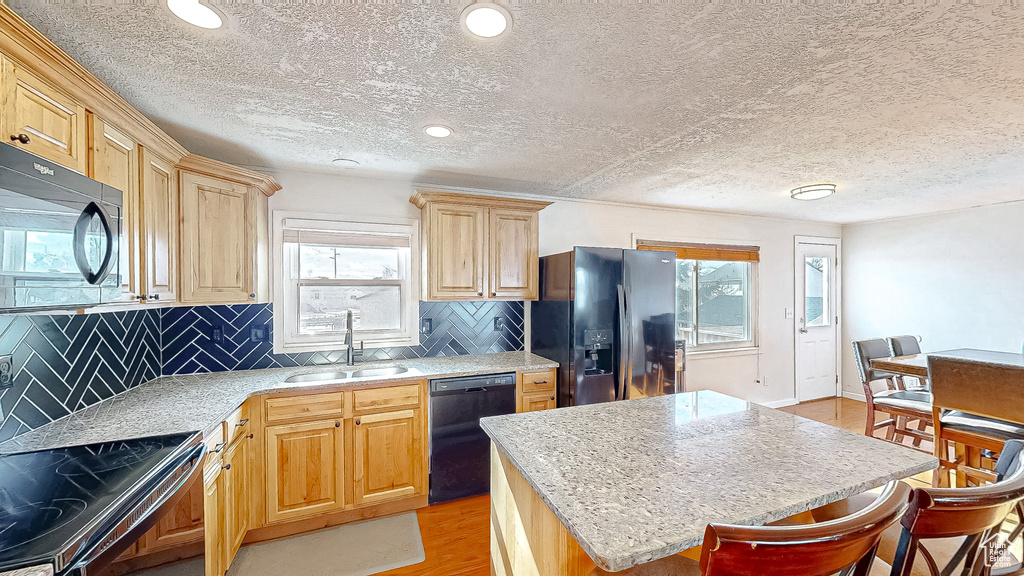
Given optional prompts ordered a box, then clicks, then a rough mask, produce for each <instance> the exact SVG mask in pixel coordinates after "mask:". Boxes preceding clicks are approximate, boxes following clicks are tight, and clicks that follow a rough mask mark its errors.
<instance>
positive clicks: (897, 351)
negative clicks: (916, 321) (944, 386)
mask: <svg viewBox="0 0 1024 576" xmlns="http://www.w3.org/2000/svg"><path fill="white" fill-rule="evenodd" d="M887 340H888V342H889V351H890V352H892V355H893V356H913V355H914V354H920V353H921V337H920V336H913V335H909V334H908V335H904V336H890V337H889V338H887ZM897 378H898V380H899V382H900V383H901V384H904V385H902V386H900V388H907V386H906V385H905V380H906V379H905V378H904V377H903V376H897ZM916 380H917V382H918V385H917V386H912V387H910V388H911V389H914V388H922V389H924V390H926V391H927V390H928V380H927V379H916Z"/></svg>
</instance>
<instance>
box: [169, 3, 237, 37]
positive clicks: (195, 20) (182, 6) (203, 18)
mask: <svg viewBox="0 0 1024 576" xmlns="http://www.w3.org/2000/svg"><path fill="white" fill-rule="evenodd" d="M167 7H168V8H170V10H171V12H173V13H174V15H175V16H177V17H178V18H181V19H182V20H184V21H185V22H188V23H189V24H192V25H193V26H198V27H200V28H206V29H207V30H212V29H214V28H220V27H221V26H222V25H223V24H224V20H223V19H222V18H221V17H220V15H219V14H217V13H216V12H215V11H214V10H213V9H212V8H210V7H209V6H206V5H203V4H200V3H199V0H167Z"/></svg>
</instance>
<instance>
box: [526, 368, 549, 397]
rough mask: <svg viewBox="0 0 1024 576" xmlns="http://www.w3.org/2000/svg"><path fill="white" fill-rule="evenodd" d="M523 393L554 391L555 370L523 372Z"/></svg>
mask: <svg viewBox="0 0 1024 576" xmlns="http://www.w3.org/2000/svg"><path fill="white" fill-rule="evenodd" d="M522 389H523V394H533V393H538V394H542V393H548V392H551V393H554V391H555V372H554V370H545V371H544V372H523V386H522Z"/></svg>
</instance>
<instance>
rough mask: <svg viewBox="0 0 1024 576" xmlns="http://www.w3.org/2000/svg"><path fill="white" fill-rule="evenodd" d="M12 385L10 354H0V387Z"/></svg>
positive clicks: (12, 364) (12, 361)
mask: <svg viewBox="0 0 1024 576" xmlns="http://www.w3.org/2000/svg"><path fill="white" fill-rule="evenodd" d="M11 386H14V360H13V358H12V355H11V354H4V355H2V356H0V388H10V387H11Z"/></svg>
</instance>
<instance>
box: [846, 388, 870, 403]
mask: <svg viewBox="0 0 1024 576" xmlns="http://www.w3.org/2000/svg"><path fill="white" fill-rule="evenodd" d="M843 398H849V399H850V400H856V401H858V402H867V400H865V399H864V395H863V394H860V393H857V392H850V391H849V390H843Z"/></svg>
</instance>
